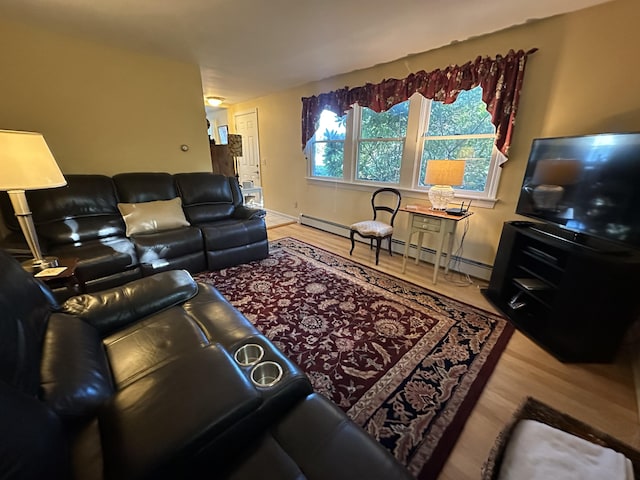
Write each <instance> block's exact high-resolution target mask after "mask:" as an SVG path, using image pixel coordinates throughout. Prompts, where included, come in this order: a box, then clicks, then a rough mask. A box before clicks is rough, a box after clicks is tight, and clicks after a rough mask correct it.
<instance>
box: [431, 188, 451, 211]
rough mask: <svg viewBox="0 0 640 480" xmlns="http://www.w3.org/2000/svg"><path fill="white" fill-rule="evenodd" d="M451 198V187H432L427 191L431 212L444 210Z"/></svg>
mask: <svg viewBox="0 0 640 480" xmlns="http://www.w3.org/2000/svg"><path fill="white" fill-rule="evenodd" d="M453 196H454V191H453V188H452V187H451V185H434V186H433V187H431V188H430V189H429V201H430V202H431V210H446V209H447V206H448V205H449V202H450V201H451V199H452V198H453Z"/></svg>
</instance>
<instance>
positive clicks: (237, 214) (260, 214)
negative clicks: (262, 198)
mask: <svg viewBox="0 0 640 480" xmlns="http://www.w3.org/2000/svg"><path fill="white" fill-rule="evenodd" d="M266 215H267V212H266V211H265V210H263V209H262V208H249V207H245V206H244V205H238V206H237V207H236V209H235V211H234V212H233V217H234V218H238V219H240V220H249V219H252V218H264V217H265V216H266Z"/></svg>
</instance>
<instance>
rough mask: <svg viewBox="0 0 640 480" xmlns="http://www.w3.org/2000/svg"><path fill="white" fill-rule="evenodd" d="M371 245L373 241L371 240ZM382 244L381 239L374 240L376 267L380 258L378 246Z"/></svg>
mask: <svg viewBox="0 0 640 480" xmlns="http://www.w3.org/2000/svg"><path fill="white" fill-rule="evenodd" d="M371 242H372V243H373V239H372V240H371ZM381 244H382V237H377V238H376V265H377V264H378V258H379V257H380V245H381Z"/></svg>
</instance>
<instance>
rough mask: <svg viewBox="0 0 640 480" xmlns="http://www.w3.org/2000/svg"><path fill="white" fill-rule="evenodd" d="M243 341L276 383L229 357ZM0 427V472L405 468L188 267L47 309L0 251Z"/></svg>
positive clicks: (63, 475)
mask: <svg viewBox="0 0 640 480" xmlns="http://www.w3.org/2000/svg"><path fill="white" fill-rule="evenodd" d="M245 344H258V345H260V346H261V347H262V349H263V351H264V356H263V358H262V360H261V361H260V362H264V361H271V362H275V363H277V364H279V365H280V366H281V368H282V376H281V379H280V380H279V381H278V382H277V383H275V385H273V386H266V385H262V386H261V385H256V384H254V382H253V380H251V377H252V376H253V372H254V370H253V369H254V368H258V367H256V366H243V365H241V364H239V363H238V362H237V361H236V360H235V358H234V355H235V352H236V351H237V350H238V348H240V347H242V346H243V345H245ZM260 364H261V363H258V364H257V365H260ZM256 378H258V379H259V378H260V377H259V376H258V377H256ZM270 380H271V379H270ZM0 432H2V435H1V436H0V478H3V479H21V480H29V479H43V478H47V479H67V478H68V479H83V480H84V479H87V480H101V479H114V480H115V479H118V480H127V479H163V478H171V479H178V478H180V479H192V478H193V479H196V478H197V479H201V478H215V479H235V480H245V479H246V480H248V479H257V478H260V479H274V480H276V479H277V480H288V479H290V480H293V479H296V480H302V479H331V480H336V479H337V480H340V479H345V480H347V479H348V480H354V479H364V478H366V479H374V480H375V479H405V478H406V479H408V478H411V477H410V476H409V474H408V473H407V471H406V470H405V469H404V467H402V466H401V465H399V464H398V463H397V462H396V461H395V459H394V458H393V457H392V456H391V455H390V454H389V453H388V452H387V451H386V450H385V449H383V448H382V447H381V446H380V445H379V444H378V443H377V442H375V441H374V440H373V439H372V438H371V437H369V436H368V435H367V434H366V433H365V432H364V431H363V430H362V429H360V427H358V426H357V425H355V424H354V423H352V422H351V421H350V420H349V419H348V418H347V417H346V416H345V415H344V413H342V412H341V411H340V410H339V409H338V408H337V407H335V406H334V405H333V404H332V403H330V402H329V401H328V400H326V399H324V398H323V397H321V396H319V395H317V394H314V393H313V392H312V389H311V385H310V383H309V381H308V379H307V377H306V376H305V375H304V374H303V373H302V372H301V371H300V370H299V368H298V367H297V366H296V365H294V364H293V363H291V362H290V361H289V360H288V359H287V358H286V357H285V356H284V355H283V354H282V353H281V352H280V351H279V350H278V349H277V348H275V347H274V345H273V344H272V343H271V342H270V341H269V340H268V339H267V338H266V337H264V336H263V335H261V334H260V333H259V332H258V331H257V330H256V329H255V328H254V327H253V326H252V325H251V323H249V321H248V320H247V319H246V318H245V317H243V316H242V315H241V314H240V313H239V312H238V311H237V310H235V309H234V308H233V307H232V306H231V305H230V304H229V303H228V302H227V301H226V300H225V299H224V298H223V297H222V296H221V295H220V294H219V293H218V292H217V291H216V290H215V289H214V288H212V287H210V286H207V285H201V284H196V283H195V282H194V281H193V279H192V278H191V276H190V275H189V274H188V272H186V271H184V270H171V271H166V272H162V273H157V274H154V275H151V276H149V277H145V278H141V279H138V280H134V281H133V282H130V283H128V284H126V285H123V286H120V287H115V288H113V289H109V290H105V291H102V292H99V293H92V294H83V295H80V296H76V297H71V298H70V299H68V300H67V301H66V302H65V303H64V304H63V305H62V306H60V307H56V305H55V301H54V300H53V298H52V296H51V294H50V292H49V291H48V290H47V288H46V287H45V286H44V285H43V284H42V283H40V282H39V281H38V280H36V279H34V278H33V277H32V276H31V275H30V274H29V273H27V272H25V271H24V270H23V269H22V268H21V266H20V264H19V263H18V262H17V261H16V260H15V259H14V258H12V257H11V256H10V255H8V254H6V253H5V252H3V251H0Z"/></svg>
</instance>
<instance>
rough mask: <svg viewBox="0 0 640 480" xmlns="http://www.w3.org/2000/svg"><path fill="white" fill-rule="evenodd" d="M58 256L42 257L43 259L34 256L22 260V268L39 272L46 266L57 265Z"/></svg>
mask: <svg viewBox="0 0 640 480" xmlns="http://www.w3.org/2000/svg"><path fill="white" fill-rule="evenodd" d="M58 265H59V263H58V257H42V258H41V259H37V258H32V259H30V260H26V261H24V262H22V268H24V269H25V270H27V271H28V272H39V271H40V270H44V269H45V268H52V267H57V266H58Z"/></svg>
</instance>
